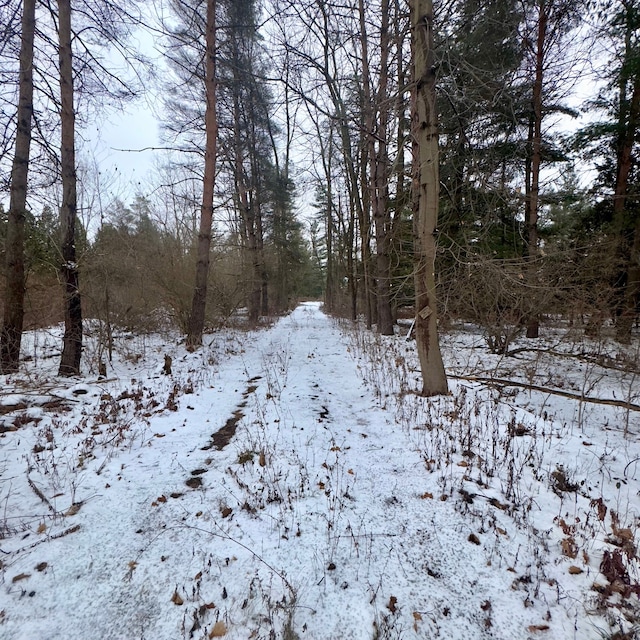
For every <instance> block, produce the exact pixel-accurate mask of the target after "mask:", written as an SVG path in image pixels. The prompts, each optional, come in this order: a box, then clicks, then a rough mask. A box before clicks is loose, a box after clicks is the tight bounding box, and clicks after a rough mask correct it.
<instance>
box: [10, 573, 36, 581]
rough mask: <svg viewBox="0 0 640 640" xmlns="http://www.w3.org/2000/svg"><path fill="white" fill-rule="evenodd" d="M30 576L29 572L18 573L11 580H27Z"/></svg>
mask: <svg viewBox="0 0 640 640" xmlns="http://www.w3.org/2000/svg"><path fill="white" fill-rule="evenodd" d="M30 577H31V574H30V573H19V574H18V575H17V576H14V577H13V579H12V580H11V582H20V581H21V580H27V579H28V578H30Z"/></svg>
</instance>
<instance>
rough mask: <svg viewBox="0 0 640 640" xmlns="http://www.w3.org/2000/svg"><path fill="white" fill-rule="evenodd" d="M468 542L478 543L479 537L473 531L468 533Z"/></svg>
mask: <svg viewBox="0 0 640 640" xmlns="http://www.w3.org/2000/svg"><path fill="white" fill-rule="evenodd" d="M467 540H468V541H469V542H473V544H480V538H478V536H477V535H476V534H475V533H470V534H469V537H468V538H467Z"/></svg>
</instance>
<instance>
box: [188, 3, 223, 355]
mask: <svg viewBox="0 0 640 640" xmlns="http://www.w3.org/2000/svg"><path fill="white" fill-rule="evenodd" d="M205 41H206V52H205V57H206V59H205V81H204V84H205V98H206V109H205V152H204V178H203V189H202V207H201V210H200V228H199V231H198V249H197V251H198V258H197V263H196V282H195V287H194V290H193V302H192V305H191V315H190V317H189V332H188V334H187V347H188V348H192V349H193V348H195V347H197V346H198V345H201V344H202V333H203V332H204V318H205V310H206V301H207V281H208V277H209V260H210V256H209V252H210V249H211V227H212V221H213V193H214V188H215V177H216V157H217V138H218V119H217V113H216V85H217V82H216V0H208V2H207V24H206V36H205Z"/></svg>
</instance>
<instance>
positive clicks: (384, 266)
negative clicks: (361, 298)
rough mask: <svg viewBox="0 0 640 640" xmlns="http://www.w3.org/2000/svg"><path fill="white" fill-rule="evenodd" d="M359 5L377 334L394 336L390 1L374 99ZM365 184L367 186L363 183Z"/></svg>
mask: <svg viewBox="0 0 640 640" xmlns="http://www.w3.org/2000/svg"><path fill="white" fill-rule="evenodd" d="M358 8H359V17H360V41H361V46H362V76H363V78H362V85H363V93H364V95H363V98H364V105H363V109H364V126H365V130H366V134H367V159H368V163H369V194H370V195H369V202H370V207H371V212H372V218H373V223H374V232H375V238H376V255H375V258H376V262H375V265H376V283H375V284H376V291H375V294H376V295H375V302H376V321H377V329H378V333H380V334H382V335H387V336H389V335H393V315H392V313H391V260H390V257H389V252H390V250H391V241H390V234H391V220H390V212H389V208H388V201H389V194H388V191H389V163H388V157H387V126H388V119H389V107H388V104H387V102H388V99H389V97H388V95H387V87H388V76H389V71H388V63H389V46H390V43H389V0H382V4H381V24H380V76H379V81H378V89H377V91H376V92H375V98H374V92H373V88H372V77H371V73H370V69H369V46H368V38H367V27H366V21H365V8H364V1H363V0H360V1H359V5H358ZM376 114H377V118H376ZM376 121H377V124H376ZM376 142H377V148H376ZM363 168H364V167H363ZM362 186H363V188H364V186H365V183H364V182H363V185H362Z"/></svg>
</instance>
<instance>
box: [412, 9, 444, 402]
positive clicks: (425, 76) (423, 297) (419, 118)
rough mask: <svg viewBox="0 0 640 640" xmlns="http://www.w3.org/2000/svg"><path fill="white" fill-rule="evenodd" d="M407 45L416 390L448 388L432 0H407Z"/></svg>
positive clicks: (433, 391)
mask: <svg viewBox="0 0 640 640" xmlns="http://www.w3.org/2000/svg"><path fill="white" fill-rule="evenodd" d="M411 42H412V49H413V96H412V128H413V129H412V132H413V162H414V176H413V206H414V233H415V245H416V247H415V256H416V258H415V259H416V272H415V284H416V326H415V331H416V342H417V345H418V356H419V358H420V369H421V371H422V393H423V394H424V395H428V396H431V395H438V394H444V393H447V392H448V386H447V376H446V374H445V371H444V365H443V363H442V355H441V353H440V345H439V342H438V321H437V304H436V283H435V276H434V263H435V255H436V239H435V233H436V225H437V222H438V201H439V193H440V187H439V178H438V174H439V155H438V121H437V111H436V67H435V63H434V61H435V58H434V44H433V42H434V38H433V2H432V0H411Z"/></svg>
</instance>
